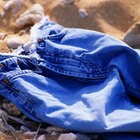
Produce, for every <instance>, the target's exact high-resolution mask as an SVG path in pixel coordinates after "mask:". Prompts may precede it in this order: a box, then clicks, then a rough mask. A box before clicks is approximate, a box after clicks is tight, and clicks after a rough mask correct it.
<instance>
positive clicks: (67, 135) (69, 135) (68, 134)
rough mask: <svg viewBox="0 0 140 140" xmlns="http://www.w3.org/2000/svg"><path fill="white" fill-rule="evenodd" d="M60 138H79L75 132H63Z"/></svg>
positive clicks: (62, 139) (61, 139) (59, 139)
mask: <svg viewBox="0 0 140 140" xmlns="http://www.w3.org/2000/svg"><path fill="white" fill-rule="evenodd" d="M58 140H78V138H77V136H76V134H74V133H67V134H61V135H60V136H59V138H58Z"/></svg>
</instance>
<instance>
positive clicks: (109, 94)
mask: <svg viewBox="0 0 140 140" xmlns="http://www.w3.org/2000/svg"><path fill="white" fill-rule="evenodd" d="M30 44H31V45H30V48H29V49H25V48H27V47H26V45H24V46H22V48H21V49H20V52H19V54H18V55H16V54H12V53H11V54H2V53H1V54H0V81H1V82H0V95H2V96H4V97H5V98H7V99H9V100H10V101H11V102H13V103H14V104H15V105H16V106H17V107H18V108H19V109H20V110H21V111H22V112H23V113H24V114H25V115H26V116H28V117H29V118H30V119H32V120H34V121H38V122H43V123H50V124H52V125H56V126H59V127H62V128H66V129H70V130H73V131H80V132H88V133H92V132H94V133H96V132H98V133H100V132H140V127H139V126H140V103H139V100H140V78H139V77H140V53H139V52H140V51H139V50H135V49H132V48H131V47H129V46H128V45H127V44H125V43H124V42H122V41H120V40H117V39H115V38H113V37H111V36H109V35H106V34H103V33H99V32H96V31H90V30H84V29H75V28H65V27H63V26H61V25H59V24H57V23H55V22H52V21H50V20H49V19H48V18H44V19H43V20H42V21H41V22H40V23H38V24H36V25H35V26H34V27H33V28H32V29H31V43H30Z"/></svg>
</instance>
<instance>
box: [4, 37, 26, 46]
mask: <svg viewBox="0 0 140 140" xmlns="http://www.w3.org/2000/svg"><path fill="white" fill-rule="evenodd" d="M6 43H7V46H8V47H9V48H10V49H16V48H18V47H19V46H21V45H23V44H24V43H25V42H24V41H23V39H22V38H20V37H11V38H8V39H7V41H6Z"/></svg>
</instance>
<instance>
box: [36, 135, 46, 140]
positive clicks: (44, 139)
mask: <svg viewBox="0 0 140 140" xmlns="http://www.w3.org/2000/svg"><path fill="white" fill-rule="evenodd" d="M37 140H46V136H45V135H41V136H39V137H38V138H37Z"/></svg>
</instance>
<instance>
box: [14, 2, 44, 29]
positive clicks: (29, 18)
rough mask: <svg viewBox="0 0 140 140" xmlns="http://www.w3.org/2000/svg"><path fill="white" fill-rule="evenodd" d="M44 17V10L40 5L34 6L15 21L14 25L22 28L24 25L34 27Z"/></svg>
mask: <svg viewBox="0 0 140 140" xmlns="http://www.w3.org/2000/svg"><path fill="white" fill-rule="evenodd" d="M43 17H44V8H43V7H42V6H41V5H40V4H34V5H33V6H32V7H31V8H29V9H28V10H26V11H25V12H24V13H23V14H22V15H21V16H20V17H19V18H18V19H17V20H16V25H17V27H19V28H22V27H24V26H26V25H28V26H29V25H34V24H35V23H37V22H39V21H40V20H41V19H42V18H43Z"/></svg>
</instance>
